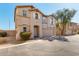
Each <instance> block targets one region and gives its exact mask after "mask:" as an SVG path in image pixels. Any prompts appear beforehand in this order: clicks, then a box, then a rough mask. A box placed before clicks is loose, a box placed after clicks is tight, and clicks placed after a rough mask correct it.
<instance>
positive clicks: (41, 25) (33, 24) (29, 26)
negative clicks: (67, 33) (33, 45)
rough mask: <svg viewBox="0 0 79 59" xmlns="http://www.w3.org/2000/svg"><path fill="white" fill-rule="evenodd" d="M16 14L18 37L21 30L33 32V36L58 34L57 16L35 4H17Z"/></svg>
mask: <svg viewBox="0 0 79 59" xmlns="http://www.w3.org/2000/svg"><path fill="white" fill-rule="evenodd" d="M14 16H15V17H14V19H15V20H14V21H15V28H16V37H19V33H20V32H31V33H32V35H31V38H34V37H44V36H52V35H56V20H55V18H54V17H52V16H51V15H48V16H47V15H44V14H43V13H42V12H41V11H40V10H39V9H36V8H35V7H33V6H16V9H15V15H14Z"/></svg>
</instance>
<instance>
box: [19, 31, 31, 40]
mask: <svg viewBox="0 0 79 59" xmlns="http://www.w3.org/2000/svg"><path fill="white" fill-rule="evenodd" d="M30 36H31V33H30V32H21V33H20V37H21V39H22V40H29V39H30Z"/></svg>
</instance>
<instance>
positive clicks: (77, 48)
mask: <svg viewBox="0 0 79 59" xmlns="http://www.w3.org/2000/svg"><path fill="white" fill-rule="evenodd" d="M65 38H67V39H68V40H69V42H64V41H59V40H53V41H48V40H34V41H29V42H28V41H27V42H25V43H23V44H19V45H11V46H9V47H5V48H1V49H0V55H5V56H7V55H8V56H46V55H47V56H72V55H73V56H77V55H79V35H74V36H66V37H65Z"/></svg>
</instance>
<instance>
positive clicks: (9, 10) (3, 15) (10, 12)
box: [0, 3, 79, 30]
mask: <svg viewBox="0 0 79 59" xmlns="http://www.w3.org/2000/svg"><path fill="white" fill-rule="evenodd" d="M18 5H21V6H22V5H33V6H34V7H36V8H38V9H39V10H40V11H41V12H43V13H44V14H45V15H50V14H52V13H55V12H56V11H57V10H61V9H63V8H68V9H75V10H76V11H77V12H76V14H75V16H74V17H73V18H72V22H76V23H79V19H78V18H79V4H77V3H35V4H34V3H0V29H2V30H9V24H10V30H15V22H14V10H15V7H16V6H18Z"/></svg>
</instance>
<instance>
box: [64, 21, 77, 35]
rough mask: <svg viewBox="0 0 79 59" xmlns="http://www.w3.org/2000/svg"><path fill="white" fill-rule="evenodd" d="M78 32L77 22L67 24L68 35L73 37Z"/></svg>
mask: <svg viewBox="0 0 79 59" xmlns="http://www.w3.org/2000/svg"><path fill="white" fill-rule="evenodd" d="M77 32H78V24H77V23H75V22H71V23H70V24H67V26H66V32H65V34H66V35H72V34H77Z"/></svg>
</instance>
